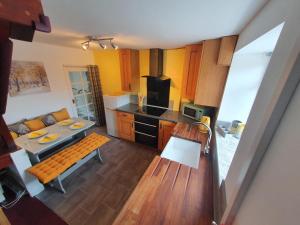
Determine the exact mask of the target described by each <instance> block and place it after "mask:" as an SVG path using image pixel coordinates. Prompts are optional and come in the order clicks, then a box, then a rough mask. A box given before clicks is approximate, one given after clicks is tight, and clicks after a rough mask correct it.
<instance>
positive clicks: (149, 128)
mask: <svg viewBox="0 0 300 225" xmlns="http://www.w3.org/2000/svg"><path fill="white" fill-rule="evenodd" d="M158 124H159V121H158V120H157V119H153V118H149V117H146V116H140V115H135V121H134V127H135V141H136V142H138V143H141V144H145V145H148V146H151V147H154V148H157V143H158Z"/></svg>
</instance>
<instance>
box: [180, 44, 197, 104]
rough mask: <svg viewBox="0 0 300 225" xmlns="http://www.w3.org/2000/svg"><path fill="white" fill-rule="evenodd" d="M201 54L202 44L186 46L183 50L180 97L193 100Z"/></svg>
mask: <svg viewBox="0 0 300 225" xmlns="http://www.w3.org/2000/svg"><path fill="white" fill-rule="evenodd" d="M201 54H202V44H195V45H188V46H186V48H185V61H184V68H183V88H182V97H183V98H187V99H189V100H194V98H195V92H196V83H197V79H198V73H199V66H200V61H201Z"/></svg>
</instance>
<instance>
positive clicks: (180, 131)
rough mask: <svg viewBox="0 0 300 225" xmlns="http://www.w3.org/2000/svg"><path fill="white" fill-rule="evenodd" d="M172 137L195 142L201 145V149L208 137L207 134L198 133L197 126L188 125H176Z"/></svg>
mask: <svg viewBox="0 0 300 225" xmlns="http://www.w3.org/2000/svg"><path fill="white" fill-rule="evenodd" d="M172 135H173V136H174V137H179V138H183V139H186V140H190V141H195V142H198V143H201V144H202V147H203V146H204V145H205V144H206V140H207V137H208V134H207V133H201V132H199V129H198V126H197V125H192V124H188V123H181V122H179V123H177V124H176V126H175V127H174V129H173V132H172Z"/></svg>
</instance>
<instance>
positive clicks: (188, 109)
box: [181, 103, 209, 121]
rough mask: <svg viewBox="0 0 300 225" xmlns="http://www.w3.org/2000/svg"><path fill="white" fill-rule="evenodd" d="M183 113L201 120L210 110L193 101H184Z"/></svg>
mask: <svg viewBox="0 0 300 225" xmlns="http://www.w3.org/2000/svg"><path fill="white" fill-rule="evenodd" d="M181 112H182V115H183V116H186V117H189V118H191V119H194V120H198V121H201V117H202V116H204V115H205V116H206V115H208V114H209V110H208V109H207V108H205V107H201V106H197V105H194V104H191V103H184V104H183V106H182V110H181Z"/></svg>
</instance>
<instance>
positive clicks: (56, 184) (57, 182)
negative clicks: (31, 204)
mask: <svg viewBox="0 0 300 225" xmlns="http://www.w3.org/2000/svg"><path fill="white" fill-rule="evenodd" d="M51 186H53V187H54V188H55V189H57V190H59V191H61V192H62V193H63V194H65V193H67V192H66V190H65V189H64V186H63V185H62V181H61V179H60V176H58V177H57V178H56V179H55V180H54V182H53V184H52V185H51Z"/></svg>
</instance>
